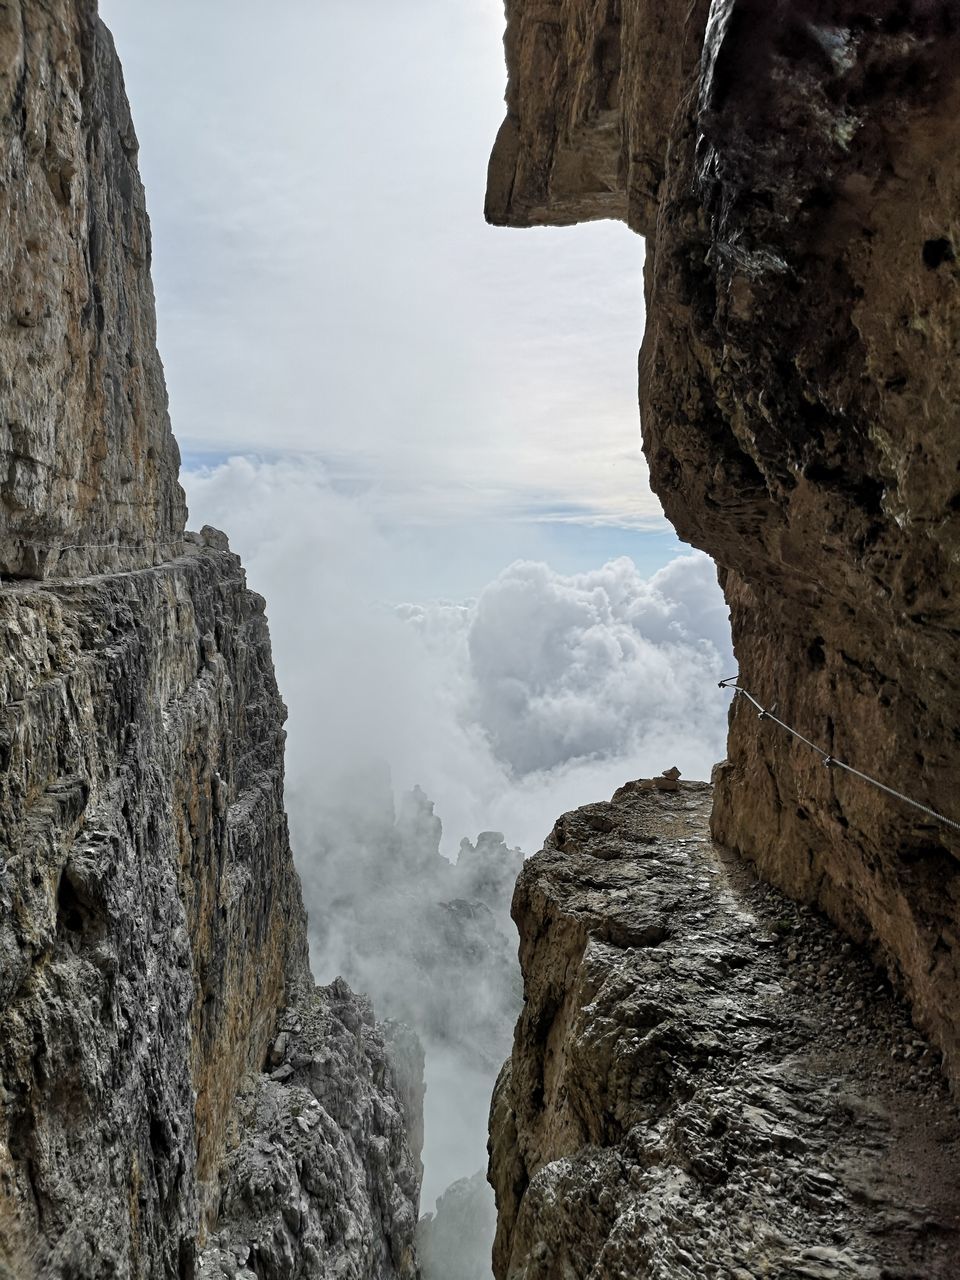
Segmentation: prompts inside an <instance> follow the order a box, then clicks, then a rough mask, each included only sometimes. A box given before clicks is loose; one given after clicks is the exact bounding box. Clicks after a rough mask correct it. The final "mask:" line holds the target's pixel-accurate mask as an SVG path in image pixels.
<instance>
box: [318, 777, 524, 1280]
mask: <svg viewBox="0 0 960 1280" xmlns="http://www.w3.org/2000/svg"><path fill="white" fill-rule="evenodd" d="M340 791H341V797H340V799H339V800H333V799H329V800H326V801H323V800H321V798H320V797H319V796H316V797H314V801H315V803H314V805H313V807H312V808H311V809H310V811H309V822H308V823H306V822H304V821H303V817H304V815H303V814H301V815H300V820H301V825H303V826H304V828H307V827H308V828H309V831H308V830H307V829H305V830H304V832H303V835H302V838H300V839H299V840H298V851H299V855H300V865H301V868H302V871H303V875H304V893H305V898H306V901H307V903H308V906H309V908H310V923H311V950H312V953H313V956H314V968H315V970H316V972H318V973H320V974H329V973H342V974H343V975H344V976H345V977H346V978H347V979H348V980H349V981H350V983H351V984H352V985H353V986H354V987H356V988H357V989H358V990H362V991H364V992H366V993H367V994H368V995H369V996H370V997H371V999H372V1001H373V1005H374V1008H375V1010H376V1012H377V1014H378V1015H380V1016H384V1017H388V1018H391V1019H401V1020H402V1021H403V1022H404V1023H406V1024H409V1026H410V1027H412V1028H414V1029H415V1031H416V1033H417V1035H418V1036H419V1037H420V1039H421V1041H422V1043H423V1048H424V1051H425V1055H426V1081H427V1085H426V1097H425V1100H424V1121H425V1129H426V1145H425V1148H424V1159H425V1163H426V1166H427V1168H426V1180H425V1182H424V1195H423V1201H424V1205H423V1207H424V1209H427V1210H429V1211H430V1212H429V1213H428V1214H427V1215H426V1216H425V1217H424V1219H423V1220H422V1222H421V1225H420V1229H419V1232H418V1254H419V1256H420V1262H421V1266H422V1269H423V1277H424V1280H475V1277H477V1276H486V1277H489V1276H490V1275H491V1271H490V1255H491V1250H492V1246H493V1236H494V1220H495V1211H494V1204H493V1195H492V1192H491V1190H490V1188H489V1186H488V1185H487V1183H486V1181H485V1179H484V1177H483V1174H482V1172H476V1174H475V1176H470V1177H465V1176H464V1175H465V1174H466V1175H470V1174H474V1171H475V1170H480V1169H481V1167H482V1165H483V1164H484V1161H485V1151H486V1132H487V1116H488V1111H489V1099H490V1094H491V1092H492V1089H493V1085H494V1082H495V1080H496V1077H497V1074H498V1072H499V1069H500V1066H501V1064H502V1062H503V1059H504V1057H505V1056H506V1054H507V1053H508V1052H509V1050H510V1045H511V1042H512V1038H513V1027H514V1024H515V1022H516V1019H517V1015H518V1014H519V1012H520V1008H521V990H520V970H519V966H518V964H517V943H516V933H515V931H514V929H513V926H512V925H511V922H510V901H511V898H512V895H513V888H514V883H515V881H516V878H517V874H518V872H519V871H520V868H521V867H522V865H523V856H522V854H521V853H520V851H519V850H516V849H509V848H507V846H506V844H505V842H504V839H503V836H502V835H501V834H500V833H499V832H492V831H486V832H482V833H481V834H480V836H479V837H478V838H477V841H476V843H472V842H471V841H469V840H466V839H465V840H462V841H461V843H460V850H459V855H458V858H457V861H456V863H451V862H450V861H448V859H447V858H446V857H444V856H443V854H441V852H440V841H441V834H442V833H441V824H440V819H439V817H438V816H437V815H436V813H435V812H434V806H433V803H432V801H430V800H429V799H428V798H427V797H426V795H425V794H424V793H423V791H422V790H421V789H420V788H419V787H416V788H415V789H414V790H413V791H412V792H410V793H409V794H407V795H405V796H403V797H402V798H401V801H400V804H399V806H398V811H397V812H396V813H395V812H394V804H393V794H392V788H391V786H390V778H389V773H388V772H387V770H386V769H382V770H378V769H369V770H364V771H362V772H361V773H360V775H359V776H358V777H356V778H354V779H352V780H351V781H350V782H349V783H348V784H346V785H345V786H344V787H342V788H341V789H340ZM297 808H298V809H300V808H302V804H298V806H297ZM395 1056H396V1055H395ZM412 1074H414V1075H415V1074H416V1073H415V1072H414V1073H412ZM412 1109H413V1108H411V1110H412ZM411 1137H412V1139H413V1140H414V1145H416V1138H417V1137H418V1135H415V1134H414V1135H411ZM450 1182H452V1183H453V1185H450V1186H448V1185H447V1184H448V1183H450ZM441 1191H442V1192H443V1194H442V1195H440V1192H441ZM438 1196H439V1199H438V1200H437V1204H436V1210H435V1212H434V1203H433V1202H434V1200H435V1199H437V1197H438Z"/></svg>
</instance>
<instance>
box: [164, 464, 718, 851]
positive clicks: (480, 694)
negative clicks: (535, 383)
mask: <svg viewBox="0 0 960 1280" xmlns="http://www.w3.org/2000/svg"><path fill="white" fill-rule="evenodd" d="M184 479H185V484H186V488H187V492H188V497H189V500H190V505H191V512H192V518H193V523H198V522H200V521H204V520H205V521H209V522H210V523H213V524H216V525H217V526H218V527H222V528H225V529H226V530H228V531H229V533H230V536H231V540H232V543H233V545H234V547H235V548H236V549H237V550H239V551H240V552H241V554H242V555H243V557H244V562H245V564H246V566H247V569H248V574H249V577H250V581H251V584H252V585H253V586H254V587H255V588H256V589H258V590H260V591H262V592H263V593H264V594H265V595H266V596H267V599H268V614H269V617H270V619H271V624H272V633H273V643H274V652H275V657H276V663H277V670H278V675H279V679H280V684H281V689H282V691H283V693H284V696H285V698H286V700H287V703H288V706H289V707H290V723H289V747H288V777H289V787H290V793H291V797H293V804H294V807H296V804H297V803H298V802H297V801H296V797H297V796H298V795H300V794H301V792H302V793H303V794H308V795H309V794H313V795H321V794H327V793H330V794H336V793H337V791H338V789H339V788H340V786H341V783H340V779H341V778H342V777H343V776H344V774H349V773H350V772H351V771H353V770H355V769H358V768H363V767H365V766H366V765H367V764H368V763H369V762H370V761H371V760H372V759H375V758H376V759H380V760H382V761H385V762H386V763H387V765H388V766H389V768H390V770H391V772H392V775H393V780H394V785H395V787H396V789H397V792H398V793H399V792H401V791H406V790H409V789H410V788H411V787H412V786H414V785H415V784H420V785H421V786H423V787H424V789H425V790H426V792H427V794H428V795H429V796H430V797H431V798H432V799H433V800H434V801H435V802H436V803H437V806H438V810H439V812H440V814H441V816H442V818H443V822H444V845H443V847H444V850H445V852H447V853H448V854H451V853H454V852H455V851H456V848H457V846H458V844H459V841H460V839H461V837H463V836H468V835H469V836H473V835H475V834H476V833H477V832H478V831H480V830H484V829H490V828H495V829H497V830H503V831H504V832H505V834H506V836H507V839H508V841H510V843H512V844H519V845H520V846H521V847H523V848H524V849H525V850H526V851H527V852H532V851H534V850H535V849H537V848H539V845H540V842H541V841H542V839H543V837H544V836H545V835H546V833H547V831H548V830H549V829H550V826H551V825H552V823H553V821H554V819H555V818H556V817H558V816H559V813H560V812H561V811H562V809H563V808H565V807H571V806H573V805H576V804H583V803H586V802H587V801H591V800H596V799H598V798H601V797H603V796H604V795H608V794H610V793H611V792H612V791H613V790H614V789H615V788H616V787H617V786H618V785H620V783H622V782H623V781H625V780H626V779H627V778H628V777H639V776H641V775H643V774H649V773H655V772H659V771H660V770H661V769H664V768H666V767H668V766H670V765H673V764H676V765H677V766H678V767H679V768H680V769H681V770H682V771H683V773H684V775H685V776H687V777H699V778H704V777H709V771H710V767H711V765H712V764H713V763H714V762H715V761H716V760H717V759H719V758H721V756H722V755H723V750H724V741H725V733H726V706H727V701H728V696H727V695H725V694H723V693H721V691H720V690H718V689H717V688H716V683H717V680H718V679H719V678H720V677H721V676H723V675H726V674H729V671H730V670H732V668H731V665H730V664H731V661H732V658H731V654H730V642H729V636H728V632H727V624H726V606H725V604H724V602H723V598H722V596H721V594H720V591H719V588H718V586H717V583H716V578H715V574H714V570H713V566H712V564H711V562H710V561H709V559H708V558H707V557H706V556H703V555H701V554H699V553H695V554H692V555H685V556H681V557H678V558H675V559H674V560H672V561H671V563H670V564H668V565H667V566H666V567H665V568H663V569H661V570H660V571H659V572H658V573H656V574H654V575H653V576H648V577H644V576H643V575H642V574H641V573H640V572H639V570H638V569H637V568H636V567H635V565H634V564H633V562H632V561H631V560H629V559H627V558H619V559H616V560H613V561H611V562H610V563H608V564H606V565H603V566H602V567H599V568H597V569H595V570H592V571H590V572H586V573H577V574H569V575H564V574H562V573H559V572H557V571H556V570H553V569H551V568H550V567H549V566H548V565H546V564H542V563H531V562H519V563H515V564H513V565H510V566H509V567H508V568H506V569H504V570H503V572H502V573H500V574H499V576H497V577H496V578H495V579H494V580H493V581H491V582H490V583H488V585H487V586H486V587H485V588H484V589H483V590H482V591H481V592H480V593H479V595H478V596H477V598H475V599H473V600H468V601H463V602H457V603H449V602H435V601H419V602H414V603H406V604H402V603H399V602H398V601H397V599H396V594H395V590H394V588H395V582H396V577H397V574H398V564H399V553H398V548H397V539H396V536H395V535H396V530H395V529H393V528H392V527H391V526H390V525H389V524H385V523H384V521H383V520H382V518H381V516H380V515H379V514H378V512H377V509H376V507H375V505H370V504H369V503H367V502H366V500H364V499H358V498H356V497H354V496H351V495H345V494H342V493H338V492H336V491H335V490H334V489H333V488H332V486H331V485H330V483H329V480H328V477H327V476H326V473H325V472H324V469H323V468H322V467H320V466H318V465H317V464H315V463H310V462H309V460H305V459H297V460H280V461H273V462H257V461H254V460H250V459H245V458H233V459H230V460H228V461H226V462H224V463H222V464H221V465H219V466H216V467H213V468H209V469H206V470H201V471H193V472H187V473H186V474H185V477H184ZM441 536H442V535H441ZM294 817H295V818H296V813H295V814H294Z"/></svg>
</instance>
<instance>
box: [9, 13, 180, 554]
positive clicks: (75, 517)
mask: <svg viewBox="0 0 960 1280" xmlns="http://www.w3.org/2000/svg"><path fill="white" fill-rule="evenodd" d="M0 117H2V122H0V131H2V132H0V297H2V298H3V313H2V315H0V397H2V400H3V409H4V412H3V416H2V420H0V476H2V479H3V484H2V489H0V516H2V521H0V573H4V574H16V575H24V576H27V577H33V578H35V577H43V576H46V575H47V574H53V573H60V574H64V573H76V572H83V571H84V570H85V569H86V568H88V567H95V568H97V569H101V568H104V567H110V568H114V569H127V568H135V567H140V566H142V565H149V564H155V563H159V562H160V561H163V560H166V559H169V558H170V556H171V554H172V553H173V552H174V551H175V550H178V549H179V540H180V539H181V537H182V533H183V525H184V519H185V516H186V509H185V506H184V501H183V494H182V492H181V490H180V487H179V485H178V483H177V469H178V466H179V454H178V452H177V446H176V444H175V442H174V439H173V436H172V435H171V433H170V424H169V421H168V418H167V407H166V392H165V389H164V382H163V370H162V368H161V365H160V358H159V356H158V355H157V350H156V342H155V320H154V307H153V290H152V287H151V284H150V270H149V269H150V227H149V223H148V221H147V215H146V211H145V205H144V198H143V188H142V186H141V184H140V178H139V175H138V173H137V166H136V157H137V137H136V134H135V133H134V130H133V124H132V122H131V119H130V109H129V106H128V105H127V100H126V96H125V94H124V90H123V77H122V74H121V71H120V64H119V62H118V61H117V57H116V54H115V52H114V49H113V42H112V40H111V37H110V34H109V32H108V31H107V30H106V28H105V27H104V26H103V25H102V23H100V22H99V21H98V19H97V14H96V4H95V2H94V0H74V2H73V3H67V0H57V3H55V4H50V5H44V4H39V3H35V2H34V0H11V3H9V4H5V5H3V7H2V9H0Z"/></svg>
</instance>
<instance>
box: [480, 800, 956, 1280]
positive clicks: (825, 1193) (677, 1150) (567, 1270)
mask: <svg viewBox="0 0 960 1280" xmlns="http://www.w3.org/2000/svg"><path fill="white" fill-rule="evenodd" d="M710 807H711V794H710V788H709V787H707V786H705V785H704V784H695V783H694V784H682V785H681V788H680V790H679V792H677V793H650V792H648V791H645V790H643V789H641V788H640V787H638V786H636V785H628V786H626V787H624V788H622V789H621V790H620V791H619V792H617V794H616V795H615V796H614V797H613V800H612V802H611V803H609V804H594V805H588V806H587V807H586V808H584V809H580V810H578V811H576V812H574V813H570V814H567V815H565V816H564V817H563V818H561V819H560V821H559V822H558V823H557V825H556V827H555V829H554V831H553V833H552V835H551V837H550V838H549V839H548V840H547V843H546V845H545V847H544V850H543V852H542V853H540V854H538V855H537V856H536V857H535V858H532V859H531V860H530V861H528V863H527V864H526V866H525V868H524V870H523V873H522V874H521V876H520V880H519V882H518V885H517V891H516V896H515V899H514V917H515V919H516V922H517V926H518V929H519V931H520V936H521V965H522V968H523V975H524V988H525V1004H524V1010H523V1014H522V1016H521V1018H520V1021H519V1023H518V1026H517V1034H516V1041H515V1045H514V1051H513V1056H512V1058H511V1060H510V1061H509V1062H508V1064H507V1066H506V1067H505V1068H504V1072H503V1074H502V1076H501V1079H500V1082H499V1084H498V1087H497V1092H496V1095H495V1098H494V1104H493V1111H492V1116H491V1160H490V1178H491V1181H492V1182H493V1184H494V1187H495V1189H496V1193H497V1206H498V1213H499V1228H498V1237H497V1248H496V1254H495V1272H496V1275H497V1277H498V1278H499V1280H508V1278H509V1280H521V1278H523V1280H532V1278H533V1277H538V1278H539V1280H553V1278H554V1277H556V1280H560V1278H561V1277H563V1280H566V1278H567V1277H571V1276H577V1277H579V1278H581V1280H587V1278H588V1277H593V1278H595V1280H601V1277H602V1278H603V1280H609V1278H611V1277H620V1278H621V1280H645V1278H647V1277H650V1278H651V1280H652V1278H654V1277H656V1278H657V1280H706V1278H708V1277H717V1280H720V1278H721V1277H722V1280H731V1278H734V1277H735V1278H736V1280H759V1278H760V1277H770V1278H771V1280H773V1278H774V1277H776V1280H801V1278H805V1280H881V1278H883V1280H907V1277H920V1276H923V1277H924V1278H925V1280H937V1278H939V1277H942V1278H943V1280H947V1277H953V1276H955V1275H956V1256H957V1248H958V1245H960V1115H958V1113H957V1111H956V1109H955V1106H954V1104H953V1103H952V1102H951V1100H950V1099H949V1097H948V1095H947V1092H946V1086H945V1084H944V1083H943V1081H942V1078H941V1076H940V1072H939V1058H940V1055H939V1053H938V1052H937V1051H934V1050H931V1049H929V1048H928V1047H927V1046H926V1044H925V1042H924V1041H923V1040H922V1039H921V1038H920V1037H919V1036H918V1035H917V1033H916V1032H915V1031H914V1030H913V1029H912V1028H911V1026H910V1023H909V1019H908V1017H907V1014H906V1011H905V1008H904V1006H903V1005H902V1004H901V1003H900V1002H899V1001H898V1000H897V999H896V997H894V996H893V995H892V994H891V992H890V989H889V987H887V986H885V985H883V984H878V982H877V979H876V977H875V976H874V974H873V972H872V969H871V966H870V964H869V961H868V959H867V958H866V957H864V956H862V955H861V954H859V953H858V952H855V951H854V948H853V947H852V946H851V945H850V944H849V943H847V942H845V941H844V940H843V938H842V937H840V936H839V935H838V934H837V933H836V932H835V931H834V930H833V929H832V928H831V927H830V926H829V925H827V924H826V923H825V922H823V921H822V918H821V917H818V916H817V915H815V914H814V913H813V912H812V911H811V910H810V909H808V908H799V907H797V906H796V904H795V903H793V902H791V901H789V900H787V899H785V898H783V897H782V896H781V895H780V894H779V893H778V892H777V891H776V890H774V889H771V888H769V887H766V886H762V885H760V884H758V883H757V882H755V881H754V880H753V877H752V875H751V874H750V873H749V872H747V871H746V870H745V868H744V864H743V863H742V862H740V861H739V860H738V859H737V858H736V857H735V856H733V855H731V854H730V853H728V852H727V851H725V850H723V849H721V848H720V847H719V846H717V845H715V844H714V843H713V842H712V840H711V838H710V835H709V829H708V818H709V813H710Z"/></svg>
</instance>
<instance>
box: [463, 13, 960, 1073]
mask: <svg viewBox="0 0 960 1280" xmlns="http://www.w3.org/2000/svg"><path fill="white" fill-rule="evenodd" d="M507 16H508V26H507V37H506V50H507V61H508V69H509V88H508V93H507V118H506V121H505V122H504V125H503V128H502V129H501V132H500V135H499V137H498V139H497V144H496V147H495V150H494V153H493V157H492V160H491V165H490V182H489V188H488V202H487V214H488V217H489V218H490V219H491V220H492V221H494V222H497V223H503V224H509V225H513V226H529V225H533V224H540V223H569V222H575V221H578V220H581V219H584V218H603V217H617V218H623V219H625V220H626V221H627V222H628V223H629V224H630V226H631V227H633V228H634V229H635V230H636V231H638V232H639V233H641V234H642V235H644V236H645V237H647V266H646V301H647V331H646V337H645V339H644V345H643V351H642V356H641V362H640V398H641V417H642V425H643V436H644V449H645V452H646V455H647V458H648V460H649V463H650V471H651V476H652V481H653V485H654V488H655V489H656V491H657V493H658V494H659V496H660V498H661V499H662V501H663V504H664V508H665V510H666V513H667V515H668V517H669V518H670V520H671V521H672V522H673V524H674V525H675V527H676V528H677V530H678V532H679V533H680V535H681V537H682V538H684V539H686V540H687V541H690V542H692V543H694V544H695V545H696V546H698V547H701V548H703V549H704V550H706V551H708V552H709V553H710V554H711V555H712V556H713V557H714V558H715V559H716V561H717V563H718V565H719V570H720V578H721V582H722V585H723V587H724V590H725V592H726V597H727V600H728V601H729V604H730V609H731V619H732V625H733V637H734V645H735V649H736V653H737V657H738V661H739V666H740V678H741V682H742V684H743V686H744V687H745V688H747V689H749V690H750V691H751V692H753V693H754V694H755V695H756V697H757V698H758V699H759V700H760V701H761V702H762V704H763V705H764V706H767V707H772V706H774V705H776V707H777V709H778V715H779V716H781V717H782V718H783V719H784V720H786V721H787V722H788V723H789V724H791V725H793V726H794V727H796V728H797V729H798V730H799V731H800V732H801V733H803V734H804V735H806V736H807V737H808V738H810V739H812V740H814V741H815V742H817V743H818V744H820V745H822V746H823V747H824V749H825V750H826V751H827V752H829V753H831V754H833V755H834V756H837V757H840V758H842V759H844V760H846V761H848V762H850V763H852V764H853V765H855V766H857V767H858V768H860V769H861V770H864V771H866V772H867V773H869V774H871V775H873V776H874V777H876V778H879V779H880V780H881V781H883V782H885V783H886V784H888V785H889V786H891V787H893V788H894V789H896V790H898V791H900V792H903V793H905V794H907V795H908V796H910V797H913V798H914V799H916V800H918V801H920V802H923V803H926V804H927V805H929V806H931V807H933V808H934V809H937V810H939V811H940V812H946V813H947V815H948V816H952V817H953V819H954V820H955V821H960V811H958V793H957V787H956V777H957V772H958V766H960V738H958V734H957V724H958V721H960V683H958V670H960V664H958V661H957V658H958V639H957V637H958V633H960V612H958V608H960V606H958V596H957V591H956V585H957V560H958V551H960V515H958V510H960V431H958V429H957V413H958V408H957V406H958V403H960V361H958V360H957V343H958V333H960V261H958V255H960V231H958V222H957V210H958V208H960V166H958V164H957V156H958V155H960V78H958V68H960V14H958V11H957V6H956V4H955V3H953V2H952V0H875V2H874V3H871V4H868V5H856V4H851V3H847V2H846V0H816V2H815V0H792V2H791V3H787V2H786V0H784V2H782V3H776V4H767V3H762V4H761V3H756V2H755V0H713V3H709V0H692V3H670V4H667V5H662V4H653V3H650V2H649V0H622V3H600V4H592V3H587V0H562V3H561V2H560V0H553V2H549V0H548V2H547V3H541V2H540V0H536V2H535V0H508V4H507ZM713 830H714V833H715V835H716V836H717V837H718V838H720V839H721V840H722V841H724V842H725V843H726V844H727V845H729V846H731V847H734V848H737V849H739V850H741V851H742V852H743V853H744V854H745V855H746V856H747V857H748V858H750V859H752V860H753V861H754V862H755V863H756V864H757V866H758V868H759V869H760V872H761V874H762V875H763V876H764V877H766V878H767V879H769V880H771V881H773V882H774V883H776V884H778V885H779V886H781V887H783V888H784V889H786V890H787V891H788V892H789V893H791V894H793V895H796V896H798V897H800V898H802V899H804V900H806V901H809V902H816V903H819V904H820V905H821V906H822V907H823V908H824V909H825V910H826V911H827V912H829V914H830V915H831V916H832V917H833V919H834V920H835V921H838V922H839V923H840V924H841V925H842V926H843V927H844V928H845V929H846V930H847V931H848V932H849V933H850V934H851V935H852V936H853V937H855V938H856V939H858V940H860V941H863V942H866V943H869V945H870V946H871V947H872V948H873V949H874V952H875V953H876V954H877V955H878V957H880V958H881V959H882V960H883V961H885V962H886V963H887V964H888V965H889V966H890V969H891V971H892V972H893V973H894V974H895V975H896V977H897V980H898V982H901V983H902V984H903V986H904V988H905V989H906V991H907V992H908V993H909V996H910V998H911V1000H912V1002H913V1006H914V1009H915V1016H916V1017H917V1019H918V1021H919V1022H920V1024H921V1025H922V1026H924V1027H925V1028H926V1029H927V1030H929V1031H930V1033H931V1034H932V1035H933V1036H934V1037H935V1038H936V1040H937V1041H938V1043H939V1044H940V1045H941V1046H942V1047H943V1048H944V1050H945V1051H946V1053H947V1056H948V1065H949V1068H950V1070H951V1072H952V1073H953V1075H954V1077H955V1078H958V1076H960V975H958V965H960V952H958V947H960V939H958V906H957V903H958V900H960V875H958V859H960V838H958V832H957V830H956V829H953V828H950V827H948V826H946V825H943V824H940V823H937V822H936V821H933V820H930V819H928V818H926V817H925V816H924V815H923V814H922V813H920V812H918V811H917V810H915V809H911V808H910V807H908V806H906V805H904V804H903V803H901V802H899V801H897V800H895V799H893V798H892V797H890V796H888V795H885V794H883V793H881V792H880V791H878V790H876V789H874V788H872V787H870V786H868V785H866V784H864V783H863V782H862V781H860V780H858V779H857V778H855V777H852V776H850V775H849V774H844V773H842V772H840V771H838V770H831V769H826V768H824V767H823V763H822V760H821V759H820V758H819V757H818V756H817V755H816V754H814V753H812V752H811V751H810V750H809V748H808V747H806V746H805V745H804V744H802V743H800V742H799V741H797V740H795V739H791V738H790V737H788V736H787V735H785V734H783V733H782V732H781V731H780V730H778V729H777V728H776V727H775V726H773V725H772V724H770V723H769V722H768V723H766V724H762V723H758V720H757V716H756V713H755V711H754V710H753V709H752V708H751V707H750V705H749V704H748V703H747V702H746V701H744V700H743V699H740V700H738V701H737V702H736V703H735V704H734V708H733V714H732V717H731V726H730V741H729V760H728V762H727V764H726V765H725V766H724V767H723V768H722V769H721V770H720V772H719V774H718V777H717V789H716V800H715V805H714V813H713Z"/></svg>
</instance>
